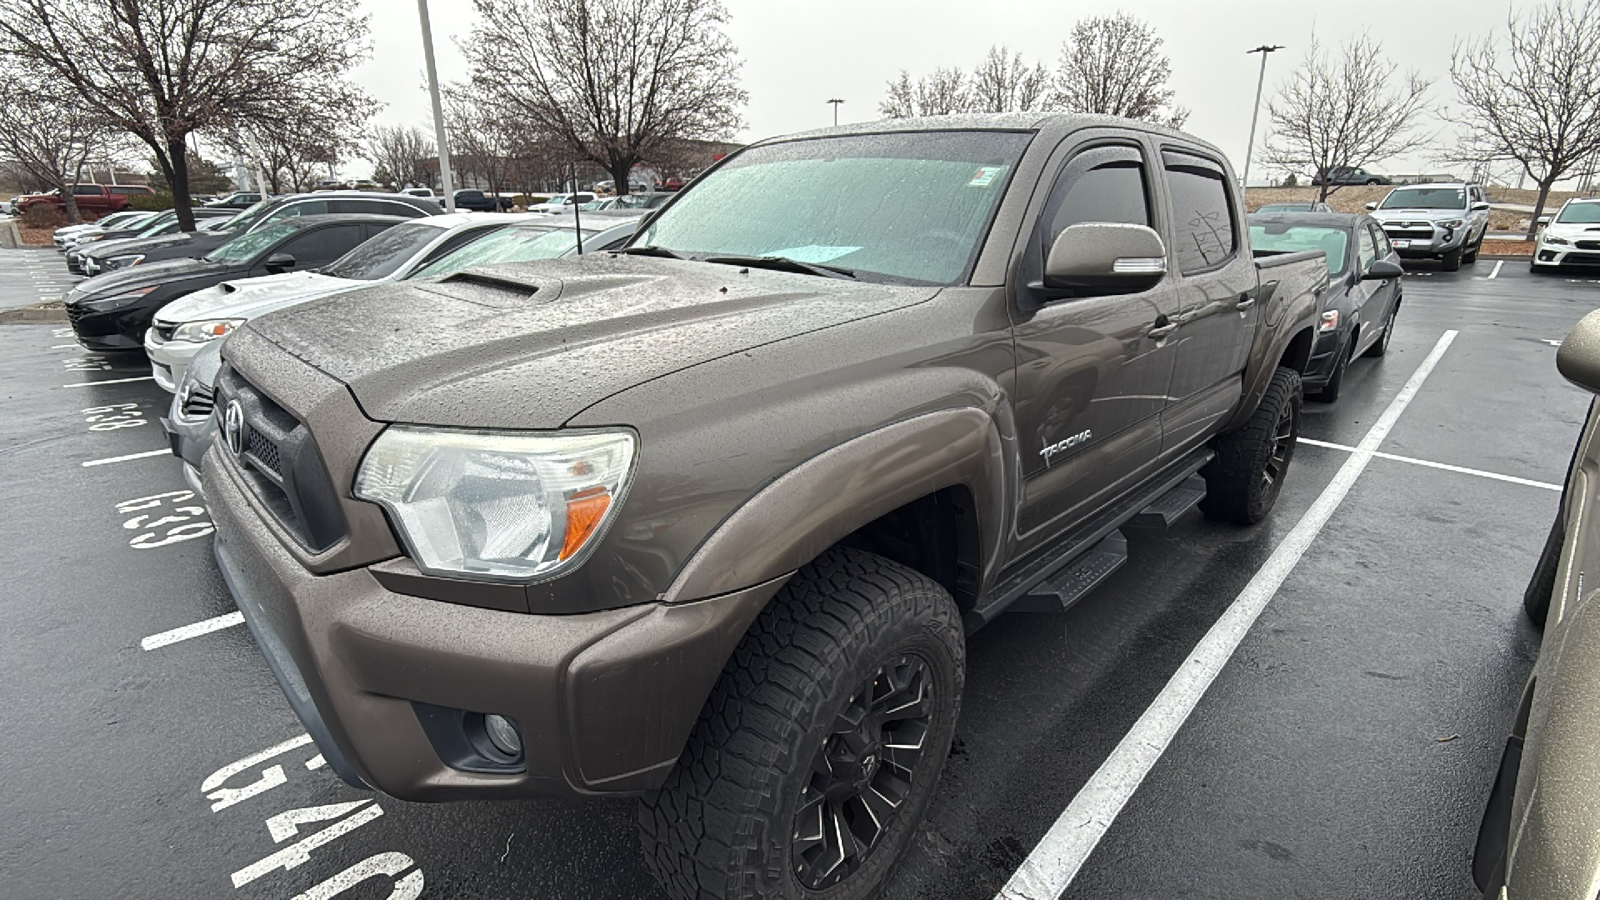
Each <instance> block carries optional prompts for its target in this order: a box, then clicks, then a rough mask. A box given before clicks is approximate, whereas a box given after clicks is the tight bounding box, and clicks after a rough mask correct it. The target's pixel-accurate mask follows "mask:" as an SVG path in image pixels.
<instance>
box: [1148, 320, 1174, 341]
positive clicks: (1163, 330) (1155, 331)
mask: <svg viewBox="0 0 1600 900" xmlns="http://www.w3.org/2000/svg"><path fill="white" fill-rule="evenodd" d="M1177 330H1178V323H1176V322H1170V323H1168V324H1166V325H1157V326H1156V327H1154V328H1152V329H1150V337H1152V338H1154V339H1155V340H1158V341H1164V340H1166V339H1167V338H1168V337H1171V336H1172V333H1173V332H1174V331H1177Z"/></svg>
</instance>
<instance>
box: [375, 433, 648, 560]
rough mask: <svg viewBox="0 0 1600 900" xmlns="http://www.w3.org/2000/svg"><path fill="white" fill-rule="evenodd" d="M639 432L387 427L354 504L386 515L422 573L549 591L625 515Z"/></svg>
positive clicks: (376, 445)
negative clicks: (542, 585)
mask: <svg viewBox="0 0 1600 900" xmlns="http://www.w3.org/2000/svg"><path fill="white" fill-rule="evenodd" d="M637 443H638V439H637V438H635V437H634V434H633V432H631V431H585V432H571V433H559V434H558V433H546V434H530V433H526V432H522V433H516V432H489V431H457V430H448V429H437V428H424V427H420V426H414V425H391V426H390V427H389V428H387V429H385V430H384V432H383V434H381V435H379V436H378V439H377V440H376V441H373V443H372V447H371V449H369V450H368V451H367V455H366V457H365V458H364V459H362V461H361V469H360V471H359V472H357V473H356V483H355V495H356V496H357V497H359V498H361V499H363V500H370V501H372V502H374V503H377V504H380V505H381V506H383V508H384V509H385V510H387V511H388V513H389V516H390V519H391V521H392V522H393V523H394V525H395V528H396V530H397V531H398V532H399V533H400V538H401V540H402V541H403V542H404V543H405V544H406V546H407V547H408V548H409V549H410V551H411V555H412V558H413V559H414V560H415V561H416V564H417V567H418V568H420V569H422V570H423V571H425V572H429V573H432V574H446V575H467V576H471V577H473V578H480V579H484V580H491V581H517V582H530V581H543V580H546V579H549V578H554V577H555V576H557V575H559V574H561V573H562V572H564V571H568V570H570V569H572V568H574V567H575V566H578V565H579V564H581V563H582V562H583V560H584V558H585V557H586V556H587V554H588V552H589V551H592V550H593V548H594V546H595V544H596V543H597V541H598V538H599V536H600V535H601V534H603V533H604V532H605V529H606V526H607V525H608V524H609V523H610V520H611V519H612V517H613V516H614V511H615V510H616V508H617V507H618V506H619V505H621V502H622V498H623V496H624V495H625V494H626V492H627V488H628V481H629V478H630V477H631V475H632V472H633V459H634V454H635V448H636V446H637Z"/></svg>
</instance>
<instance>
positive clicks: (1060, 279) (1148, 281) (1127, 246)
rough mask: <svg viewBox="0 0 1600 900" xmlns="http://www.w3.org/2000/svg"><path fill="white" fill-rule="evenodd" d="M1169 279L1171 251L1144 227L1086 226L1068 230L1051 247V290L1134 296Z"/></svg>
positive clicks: (1047, 282) (1047, 276)
mask: <svg viewBox="0 0 1600 900" xmlns="http://www.w3.org/2000/svg"><path fill="white" fill-rule="evenodd" d="M1166 274H1167V247H1166V245H1165V244H1163V243H1162V242H1161V235H1159V234H1156V232H1155V230H1154V229H1151V228H1146V227H1145V226H1143V225H1127V224H1122V223H1118V222H1080V223H1079V224H1077V225H1068V226H1067V227H1066V228H1063V229H1061V233H1060V234H1058V235H1056V239H1055V241H1054V242H1053V243H1052V244H1051V245H1050V255H1049V256H1047V257H1046V258H1045V262H1044V286H1045V287H1047V288H1076V289H1087V290H1088V291H1090V292H1094V293H1105V294H1131V293H1136V292H1138V291H1143V290H1148V289H1150V288H1152V287H1155V286H1156V285H1157V284H1159V283H1160V282H1161V279H1162V278H1164V277H1165V276H1166Z"/></svg>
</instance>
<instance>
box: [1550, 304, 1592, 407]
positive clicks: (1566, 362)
mask: <svg viewBox="0 0 1600 900" xmlns="http://www.w3.org/2000/svg"><path fill="white" fill-rule="evenodd" d="M1556 370H1557V371H1558V372H1560V373H1561V375H1562V377H1564V378H1566V379H1567V380H1568V381H1570V382H1572V383H1573V384H1575V385H1577V386H1578V387H1581V388H1583V389H1584V390H1586V391H1589V392H1590V393H1594V394H1600V310H1595V311H1594V312H1592V313H1589V314H1588V315H1586V316H1584V317H1583V318H1581V319H1579V320H1578V324H1576V325H1574V326H1572V330H1571V331H1570V332H1568V333H1567V339H1566V340H1564V341H1562V342H1561V349H1559V350H1557V351H1556Z"/></svg>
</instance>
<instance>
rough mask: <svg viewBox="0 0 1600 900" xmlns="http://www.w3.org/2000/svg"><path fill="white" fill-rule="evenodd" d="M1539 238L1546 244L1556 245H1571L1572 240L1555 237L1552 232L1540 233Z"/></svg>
mask: <svg viewBox="0 0 1600 900" xmlns="http://www.w3.org/2000/svg"><path fill="white" fill-rule="evenodd" d="M1539 240H1541V241H1543V242H1544V243H1546V244H1551V245H1553V246H1557V247H1570V246H1572V242H1571V241H1569V240H1567V239H1566V238H1564V237H1556V236H1555V235H1553V234H1541V235H1539Z"/></svg>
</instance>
